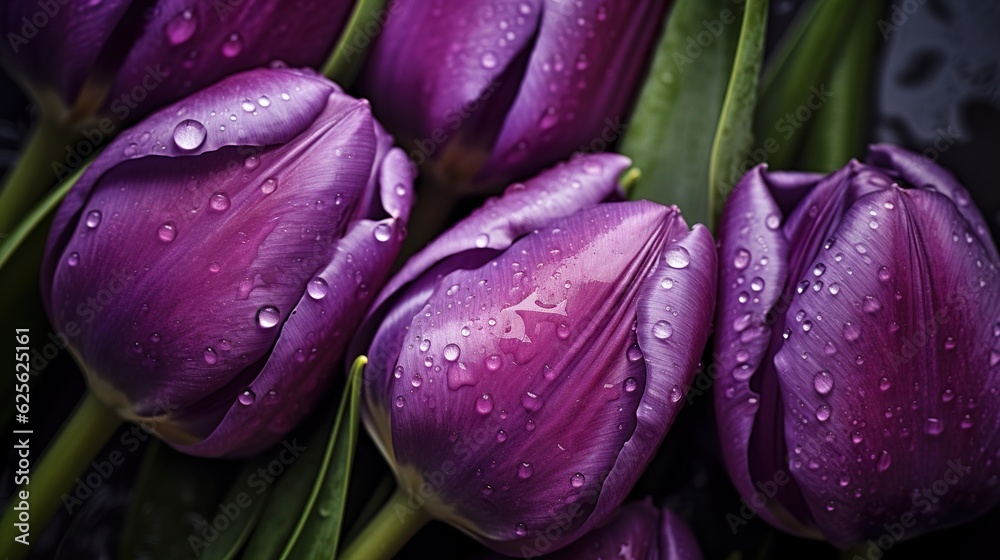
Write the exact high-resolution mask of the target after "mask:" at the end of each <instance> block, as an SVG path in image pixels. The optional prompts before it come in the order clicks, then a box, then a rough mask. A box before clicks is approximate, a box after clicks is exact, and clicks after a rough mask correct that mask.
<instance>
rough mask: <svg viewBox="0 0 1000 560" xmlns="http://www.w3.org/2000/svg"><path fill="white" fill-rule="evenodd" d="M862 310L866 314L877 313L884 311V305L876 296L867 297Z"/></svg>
mask: <svg viewBox="0 0 1000 560" xmlns="http://www.w3.org/2000/svg"><path fill="white" fill-rule="evenodd" d="M861 309H863V310H864V311H865V313H875V312H877V311H878V310H879V309H882V303H881V302H879V300H877V299H875V296H865V300H864V302H862V304H861Z"/></svg>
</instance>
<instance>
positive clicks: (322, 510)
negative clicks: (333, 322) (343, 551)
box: [289, 356, 367, 560]
mask: <svg viewBox="0 0 1000 560" xmlns="http://www.w3.org/2000/svg"><path fill="white" fill-rule="evenodd" d="M365 363H367V359H366V358H364V357H363V356H362V357H361V358H359V359H358V360H356V361H355V362H354V366H353V367H352V368H351V373H350V376H349V377H348V381H347V382H348V390H347V391H346V392H345V394H344V400H343V402H341V404H340V410H339V412H338V413H337V423H336V425H335V426H334V429H333V433H332V434H330V441H331V443H333V446H334V447H333V456H332V458H331V461H330V465H329V468H328V469H327V472H326V476H325V478H324V480H323V487H322V489H321V490H320V493H319V496H318V500H317V502H316V504H315V507H314V508H313V509H312V511H310V512H309V513H308V514H307V517H305V518H304V521H305V523H304V525H303V526H302V531H301V532H300V533H299V535H298V540H297V541H295V542H294V543H291V544H292V545H293V548H292V553H291V555H290V556H289V557H290V558H295V559H303V560H312V559H313V558H333V557H334V556H335V553H336V551H337V546H338V545H339V544H340V534H341V530H342V526H343V521H344V520H343V517H344V505H345V504H346V503H347V488H348V485H349V482H350V478H351V466H352V464H353V463H354V450H355V448H356V446H357V441H358V421H359V418H360V416H359V412H358V402H359V401H360V399H361V373H362V370H363V369H364V365H365Z"/></svg>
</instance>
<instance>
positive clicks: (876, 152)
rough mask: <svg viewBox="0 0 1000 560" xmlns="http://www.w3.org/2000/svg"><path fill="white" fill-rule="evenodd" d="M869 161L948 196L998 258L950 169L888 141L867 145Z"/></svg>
mask: <svg viewBox="0 0 1000 560" xmlns="http://www.w3.org/2000/svg"><path fill="white" fill-rule="evenodd" d="M868 162H869V163H871V164H872V165H877V166H879V167H882V168H884V169H886V170H891V171H889V173H891V174H893V175H895V176H898V177H900V178H902V179H904V180H905V181H907V182H908V183H910V184H911V185H913V186H915V187H920V188H928V189H933V190H935V191H937V192H939V193H941V194H943V195H944V196H947V197H948V198H950V199H951V200H952V202H954V203H955V205H956V206H957V208H958V211H959V213H961V214H962V216H963V217H964V218H965V219H966V221H968V222H969V223H970V224H971V225H972V229H973V234H974V235H976V236H978V237H979V239H980V242H981V243H983V245H984V246H985V247H986V248H987V250H991V251H992V252H993V258H994V259H997V251H996V246H995V245H994V244H993V243H992V242H990V241H988V240H989V238H990V234H989V232H988V231H987V229H986V221H985V220H984V219H983V215H982V214H980V213H979V209H978V208H976V206H975V205H974V204H972V203H971V200H970V197H969V191H967V190H966V189H965V187H963V186H962V185H961V184H960V183H959V182H958V180H957V179H955V176H954V175H953V174H952V173H951V172H950V171H948V170H947V169H944V168H943V167H940V166H938V165H935V164H934V163H932V162H931V161H930V160H928V159H927V158H925V157H922V156H920V155H917V154H915V153H913V152H910V151H907V150H903V149H900V148H897V147H896V146H893V145H891V144H874V145H872V146H871V147H869V149H868Z"/></svg>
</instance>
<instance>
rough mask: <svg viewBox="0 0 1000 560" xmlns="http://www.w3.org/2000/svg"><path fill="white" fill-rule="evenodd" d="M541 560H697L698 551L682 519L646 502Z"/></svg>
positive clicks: (623, 510) (634, 504) (626, 509)
mask: <svg viewBox="0 0 1000 560" xmlns="http://www.w3.org/2000/svg"><path fill="white" fill-rule="evenodd" d="M525 557H526V558H527V557H529V556H527V555H526V556H525ZM544 558H546V559H547V560H559V559H565V560H600V559H603V558H628V559H632V560H701V548H699V547H698V541H696V540H695V538H694V535H693V534H692V533H691V529H689V528H688V526H687V525H686V524H685V523H684V520H683V519H681V518H680V517H678V516H677V515H676V514H675V513H673V512H671V511H670V510H669V509H667V508H663V509H660V508H657V507H655V506H654V505H653V503H652V500H650V499H649V498H646V499H645V500H643V501H641V502H632V503H629V504H626V505H624V506H622V508H621V509H620V510H619V511H618V514H617V515H615V517H614V518H613V519H612V520H611V521H610V522H609V523H608V524H607V525H605V526H603V527H599V528H597V529H594V530H593V531H591V532H589V533H587V534H586V535H584V536H583V537H581V538H580V540H578V541H576V542H574V543H573V544H571V545H569V546H567V547H566V548H564V549H562V550H560V551H558V552H556V553H554V554H549V555H546V556H544Z"/></svg>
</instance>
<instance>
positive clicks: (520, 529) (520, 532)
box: [514, 523, 528, 537]
mask: <svg viewBox="0 0 1000 560" xmlns="http://www.w3.org/2000/svg"><path fill="white" fill-rule="evenodd" d="M514 534H515V535H517V536H519V537H523V536H525V535H527V534H528V528H527V527H525V526H524V523H518V524H517V525H515V526H514Z"/></svg>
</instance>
